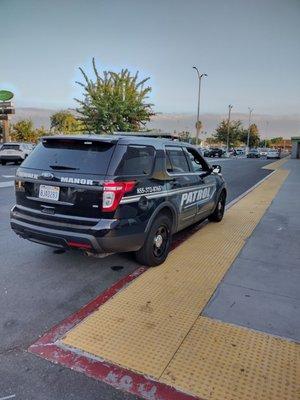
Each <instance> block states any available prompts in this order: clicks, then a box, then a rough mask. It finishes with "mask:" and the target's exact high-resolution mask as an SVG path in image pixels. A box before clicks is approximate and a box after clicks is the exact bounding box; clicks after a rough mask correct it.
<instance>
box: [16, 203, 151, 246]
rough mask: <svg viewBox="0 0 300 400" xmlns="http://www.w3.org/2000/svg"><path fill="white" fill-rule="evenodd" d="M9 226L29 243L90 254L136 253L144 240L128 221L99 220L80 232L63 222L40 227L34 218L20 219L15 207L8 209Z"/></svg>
mask: <svg viewBox="0 0 300 400" xmlns="http://www.w3.org/2000/svg"><path fill="white" fill-rule="evenodd" d="M49 222H50V220H49ZM51 222H52V221H51ZM10 224H11V228H12V229H13V230H14V232H15V233H16V234H17V235H19V236H20V237H22V238H24V239H27V240H30V241H32V242H35V243H40V244H44V245H47V246H51V247H56V248H64V249H74V248H77V249H80V250H85V251H90V252H93V253H119V252H127V251H136V250H138V249H140V248H141V247H142V245H143V243H144V241H145V238H146V232H145V231H144V230H143V229H142V227H140V226H138V224H137V225H136V226H134V227H133V226H132V221H131V224H130V225H129V223H127V221H126V220H125V221H124V220H122V221H118V220H108V219H107V220H106V219H100V220H99V221H98V222H97V223H96V224H95V225H94V226H92V227H87V228H84V227H83V226H82V225H81V226H80V229H78V228H73V227H70V224H68V223H64V222H61V223H57V222H56V223H55V225H56V226H55V225H54V224H53V222H52V224H51V226H50V224H49V225H48V226H47V225H46V224H47V220H45V222H44V223H43V224H42V225H41V224H40V223H39V224H38V222H37V221H36V218H34V217H32V220H30V218H29V217H28V216H26V219H24V218H22V215H21V216H20V213H19V212H18V211H16V207H14V208H13V209H12V210H11V217H10ZM78 226H79V225H78Z"/></svg>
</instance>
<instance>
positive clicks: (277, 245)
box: [203, 160, 300, 341]
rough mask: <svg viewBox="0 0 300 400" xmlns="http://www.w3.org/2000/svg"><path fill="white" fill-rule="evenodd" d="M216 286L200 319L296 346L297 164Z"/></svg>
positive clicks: (299, 331)
mask: <svg viewBox="0 0 300 400" xmlns="http://www.w3.org/2000/svg"><path fill="white" fill-rule="evenodd" d="M284 168H285V169H288V170H290V174H289V176H288V177H287V179H286V181H285V182H284V184H283V185H282V187H281V188H280V190H279V192H278V194H277V196H276V197H275V199H274V200H273V202H272V204H271V205H270V207H269V208H268V210H267V212H266V213H265V215H264V216H263V218H262V219H261V221H260V223H259V224H258V225H257V227H256V228H255V230H254V232H253V234H252V235H251V237H250V238H249V239H248V241H247V243H246V244H245V246H244V248H243V249H242V251H241V252H240V254H239V255H238V257H237V258H236V260H235V262H234V263H233V265H232V266H231V268H230V269H229V271H228V272H227V274H226V275H225V277H224V279H223V280H222V282H221V283H220V285H219V286H218V288H217V290H216V292H215V293H214V296H213V297H212V299H211V300H210V302H209V303H208V305H207V306H206V308H205V309H204V312H203V315H205V316H208V317H211V318H215V319H218V320H221V321H224V322H230V323H233V324H236V325H241V326H245V327H248V328H252V329H256V330H259V331H263V332H267V333H270V334H273V335H278V336H282V337H285V338H290V339H293V340H296V341H300V318H299V315H300V162H299V160H289V161H288V162H287V163H286V164H285V165H284Z"/></svg>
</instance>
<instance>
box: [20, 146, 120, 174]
mask: <svg viewBox="0 0 300 400" xmlns="http://www.w3.org/2000/svg"><path fill="white" fill-rule="evenodd" d="M114 147H115V145H114V144H113V143H106V142H99V141H94V142H91V141H89V140H86V141H83V140H82V141H81V140H71V139H49V140H45V141H43V142H42V143H39V144H38V145H37V147H36V148H35V149H34V150H33V151H32V152H31V153H30V155H29V156H28V157H27V158H26V160H25V161H24V162H23V164H22V167H25V168H34V169H45V170H50V171H70V172H72V171H76V172H80V173H84V174H85V173H86V174H95V175H105V174H106V171H107V168H108V165H109V162H110V159H111V156H112V153H113V150H114Z"/></svg>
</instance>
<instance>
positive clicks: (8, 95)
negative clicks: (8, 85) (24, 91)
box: [0, 90, 14, 101]
mask: <svg viewBox="0 0 300 400" xmlns="http://www.w3.org/2000/svg"><path fill="white" fill-rule="evenodd" d="M13 97H14V94H13V93H12V92H10V91H9V90H0V101H9V100H11V99H12V98H13Z"/></svg>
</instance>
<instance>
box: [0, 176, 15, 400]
mask: <svg viewBox="0 0 300 400" xmlns="http://www.w3.org/2000/svg"><path fill="white" fill-rule="evenodd" d="M14 183H15V182H14V181H8V182H0V188H6V187H10V186H14ZM0 400H1V399H0Z"/></svg>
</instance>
